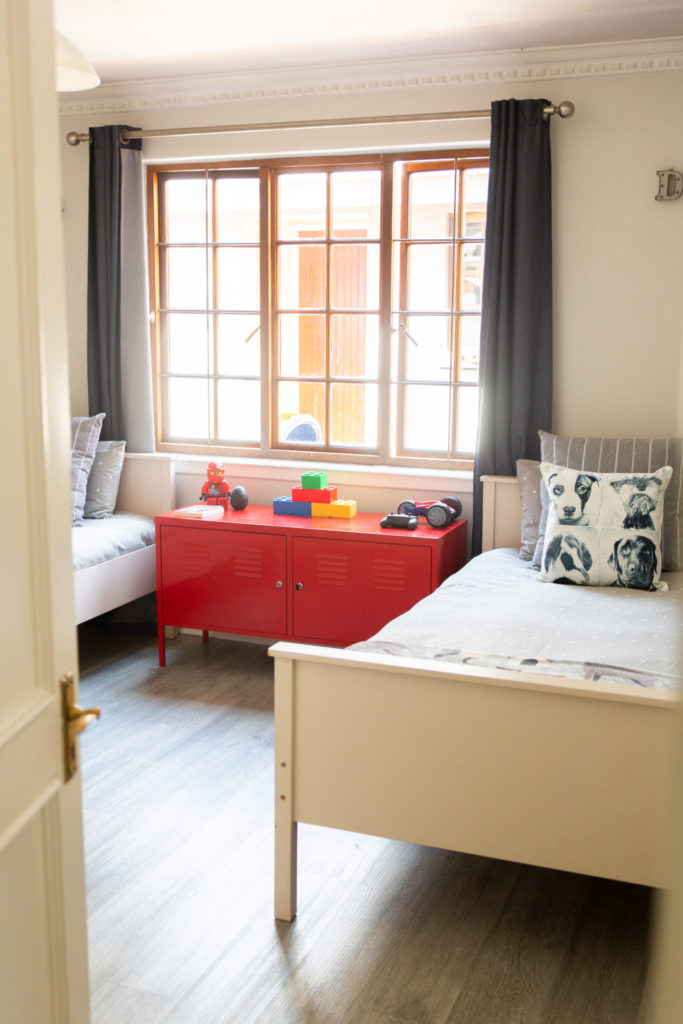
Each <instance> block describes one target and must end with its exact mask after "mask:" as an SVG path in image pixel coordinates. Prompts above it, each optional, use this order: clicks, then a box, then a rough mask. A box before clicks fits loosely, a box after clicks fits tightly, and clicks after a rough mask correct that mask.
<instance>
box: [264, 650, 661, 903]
mask: <svg viewBox="0 0 683 1024" xmlns="http://www.w3.org/2000/svg"><path fill="white" fill-rule="evenodd" d="M270 653H271V654H272V656H273V657H274V659H275V805H276V808H275V817H276V833H275V837H276V838H275V915H276V917H278V918H280V919H282V920H291V919H292V918H293V917H294V915H295V913H296V829H297V823H298V822H305V823H309V824H317V825H323V826H327V827H333V828H341V829H347V830H349V831H353V832H363V833H368V834H371V835H377V836H383V837H386V838H391V839H399V840H404V841H407V842H411V843H419V844H423V845H428V846H435V847H441V848H444V849H453V850H459V851H462V852H465V853H470V854H477V855H481V856H487V857H496V858H501V859H504V860H511V861H517V862H520V863H526V864H535V865H538V866H542V867H548V868H557V869H560V870H565V871H573V872H578V873H582V874H589V875H597V876H601V877H606V878H614V879H619V880H622V881H627V882H636V883H639V884H644V885H653V886H661V885H664V884H665V879H664V877H663V867H662V864H661V860H660V835H659V832H660V828H661V825H662V823H663V821H664V819H665V806H666V804H665V801H666V793H667V778H668V764H669V752H670V748H671V742H672V741H671V732H672V722H673V719H674V716H673V714H672V709H673V708H674V707H675V705H676V696H675V695H674V694H672V693H670V692H666V691H658V690H648V691H641V690H638V689H637V688H635V687H628V686H618V685H601V684H594V683H590V684H588V683H584V682H582V681H579V680H571V679H562V678H560V677H547V676H543V677H540V676H536V677H534V676H533V675H529V674H519V673H513V672H497V673H495V674H494V673H491V672H489V671H488V670H485V669H473V668H470V667H468V668H466V669H465V668H461V667H460V666H448V667H446V666H444V665H443V664H440V665H433V664H431V663H429V662H421V661H415V660H411V659H401V658H388V657H384V656H379V655H367V654H365V655H362V654H359V653H358V652H354V651H342V650H334V651H331V650H330V649H329V648H319V647H309V646H305V645H297V644H289V643H278V644H276V645H275V646H274V647H272V648H271V649H270Z"/></svg>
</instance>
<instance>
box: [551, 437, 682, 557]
mask: <svg viewBox="0 0 683 1024" xmlns="http://www.w3.org/2000/svg"><path fill="white" fill-rule="evenodd" d="M538 435H539V437H540V439H541V462H554V463H555V465H556V466H566V467H567V469H582V470H586V471H587V472H591V471H592V472H595V473H649V472H651V471H652V470H655V469H659V467H660V466H671V468H672V469H673V475H672V477H671V482H670V484H669V486H668V487H667V489H666V493H665V495H664V518H663V520H662V569H663V570H664V572H672V571H673V572H675V571H676V570H679V569H683V539H682V538H681V488H682V487H683V438H681V437H664V438H657V439H653V438H617V437H561V436H559V435H557V434H548V433H547V432H546V431H545V430H539V432H538ZM547 522H548V492H547V490H546V488H545V485H543V486H542V487H541V522H540V526H539V537H538V543H537V545H536V551H535V552H534V557H533V561H532V565H533V566H534V568H539V569H540V567H541V556H542V554H543V542H544V540H545V529H546V524H547Z"/></svg>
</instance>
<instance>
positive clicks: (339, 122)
mask: <svg viewBox="0 0 683 1024" xmlns="http://www.w3.org/2000/svg"><path fill="white" fill-rule="evenodd" d="M573 113H574V104H573V103H572V102H571V100H563V101H562V103H560V104H558V105H557V106H556V107H555V106H553V105H552V104H551V105H550V106H547V107H544V108H543V114H544V117H545V119H546V120H548V118H549V117H552V115H553V114H559V116H560V117H561V118H565V117H571V116H572V114H573ZM490 116H491V111H490V110H458V111H451V112H443V113H436V114H386V115H385V116H383V117H382V116H380V117H337V118H332V119H331V120H330V119H328V120H324V121H272V122H270V123H260V124H223V125H209V126H208V127H199V128H144V129H138V130H137V131H133V130H130V131H126V130H125V129H124V130H123V131H122V132H121V141H122V142H129V141H130V140H131V139H162V138H170V137H171V136H178V135H227V134H229V133H233V132H237V133H239V132H265V131H273V130H275V129H277V130H282V129H285V128H286V129H290V128H338V127H352V126H353V127H355V126H356V125H365V124H369V125H380V124H415V123H417V122H420V121H462V120H465V119H467V118H485V117H490ZM66 141H67V142H68V143H69V145H70V146H77V145H78V144H79V142H90V133H89V132H69V134H68V135H67V137H66Z"/></svg>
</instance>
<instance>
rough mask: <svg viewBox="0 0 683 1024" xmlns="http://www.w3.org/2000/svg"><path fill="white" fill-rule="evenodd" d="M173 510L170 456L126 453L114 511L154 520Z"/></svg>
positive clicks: (173, 496)
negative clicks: (155, 517)
mask: <svg viewBox="0 0 683 1024" xmlns="http://www.w3.org/2000/svg"><path fill="white" fill-rule="evenodd" d="M175 507H176V497H175V460H174V457H173V455H161V454H159V453H157V452H152V453H150V454H140V453H137V452H126V454H125V457H124V460H123V469H122V470H121V481H120V483H119V493H118V497H117V499H116V509H117V511H118V512H138V513H139V514H140V515H143V516H150V517H154V516H156V515H160V514H161V513H162V512H170V511H171V509H172V508H175Z"/></svg>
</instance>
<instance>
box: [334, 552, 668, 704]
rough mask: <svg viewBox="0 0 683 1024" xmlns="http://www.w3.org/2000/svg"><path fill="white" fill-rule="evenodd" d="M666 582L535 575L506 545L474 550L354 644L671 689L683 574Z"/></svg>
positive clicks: (416, 655) (374, 650) (371, 649)
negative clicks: (634, 585)
mask: <svg viewBox="0 0 683 1024" xmlns="http://www.w3.org/2000/svg"><path fill="white" fill-rule="evenodd" d="M662 580H663V581H665V582H666V583H668V587H669V589H668V590H664V591H656V592H647V591H641V590H627V589H624V588H620V587H578V586H568V585H564V584H558V583H549V582H540V581H539V579H538V578H537V573H536V572H534V570H532V569H530V567H529V563H528V562H524V561H522V560H521V559H520V558H519V555H518V552H517V551H516V550H513V549H509V548H500V549H497V550H494V551H488V552H486V553H485V554H483V555H479V556H478V557H477V558H474V559H472V561H471V562H469V563H468V564H467V565H466V566H465V568H464V569H461V570H460V572H458V573H456V574H455V575H454V576H451V577H450V578H449V579H447V580H446V581H445V582H444V583H443V584H442V585H441V586H440V587H439V588H438V590H436V591H435V592H434V593H433V594H430V595H429V596H428V597H426V598H424V599H423V600H422V601H419V602H418V603H417V604H416V605H415V606H414V607H413V608H411V609H410V611H408V612H406V613H405V614H404V615H401V616H399V617H398V618H396V619H393V620H392V621H391V622H390V623H388V624H387V625H386V626H385V627H384V628H383V629H382V630H380V632H379V633H377V634H376V635H375V636H373V637H371V638H370V639H369V640H366V641H364V642H362V643H358V644H354V645H353V646H352V647H351V648H350V649H351V650H358V651H366V652H368V653H377V654H380V653H382V654H390V655H396V656H401V657H409V658H427V659H430V660H439V661H444V662H453V663H456V664H461V665H475V666H479V667H483V668H494V669H507V670H512V671H519V672H539V673H542V674H544V675H551V676H566V677H570V678H573V679H593V680H601V681H604V682H615V683H631V684H634V685H637V686H645V687H655V688H661V689H676V688H677V687H678V686H679V685H680V672H681V657H682V655H683V647H682V635H681V634H682V631H683V573H680V572H679V573H664V574H663V575H662Z"/></svg>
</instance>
